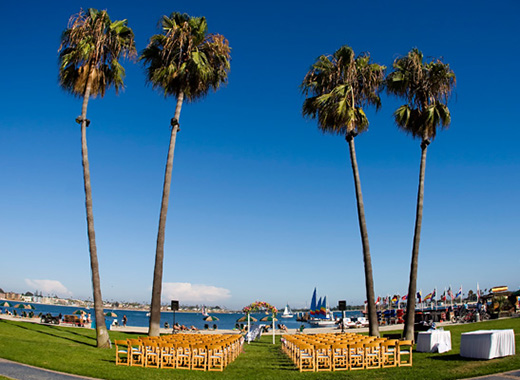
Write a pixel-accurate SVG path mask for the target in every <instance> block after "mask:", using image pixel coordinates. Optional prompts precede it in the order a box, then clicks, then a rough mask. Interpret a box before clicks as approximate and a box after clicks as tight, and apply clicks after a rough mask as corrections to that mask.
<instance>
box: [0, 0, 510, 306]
mask: <svg viewBox="0 0 520 380" xmlns="http://www.w3.org/2000/svg"><path fill="white" fill-rule="evenodd" d="M322 5H323V6H322ZM81 7H83V8H88V7H93V8H98V9H107V10H108V12H109V14H110V16H111V18H112V19H113V20H117V19H123V18H126V19H128V22H129V26H130V27H131V28H133V30H134V32H135V35H136V43H137V48H138V50H139V51H140V50H142V49H143V48H144V47H145V46H146V44H147V41H148V39H149V37H150V36H151V35H153V34H155V33H158V29H157V22H158V20H159V18H160V17H161V16H162V15H164V14H170V13H171V12H173V11H179V12H187V13H188V14H190V15H192V16H205V17H206V18H207V20H208V24H209V31H210V32H213V33H220V34H223V35H224V36H225V37H226V38H227V39H228V40H229V42H230V45H231V47H232V49H233V50H232V66H231V72H230V76H229V83H228V85H227V86H225V87H224V88H222V89H221V90H219V91H218V92H217V93H213V94H210V95H209V96H208V97H207V98H206V99H204V100H203V101H200V102H197V103H194V104H189V105H185V106H184V108H183V110H182V114H181V128H182V130H181V132H180V134H179V136H178V139H177V147H176V152H175V161H174V172H173V181H172V193H171V199H170V210H169V214H168V222H167V235H166V257H165V265H164V283H165V286H164V292H163V296H164V301H165V302H167V301H168V300H169V299H172V298H176V299H179V300H180V302H181V304H195V303H198V304H200V303H205V304H208V305H215V304H220V305H223V306H227V307H229V308H240V307H242V306H244V305H246V304H249V303H251V302H253V301H255V300H263V301H267V302H270V303H273V304H275V305H277V306H280V307H282V306H283V305H284V304H285V303H286V302H289V303H290V304H291V306H293V307H303V306H305V305H307V304H308V303H309V302H310V297H311V294H312V291H313V289H314V287H315V286H316V287H317V288H318V293H319V295H320V296H321V295H327V296H328V299H329V302H330V303H331V305H335V304H336V303H337V301H338V300H340V299H346V300H347V302H348V303H349V304H361V303H363V301H364V300H365V291H364V274H363V264H362V251H361V243H360V237H359V228H358V222H357V213H356V206H355V195H354V187H353V179H352V172H351V168H350V161H349V156H348V147H347V144H346V142H345V141H344V139H343V138H341V137H338V136H331V135H323V134H322V133H321V132H319V131H318V130H317V126H316V122H315V121H312V120H305V119H303V118H302V116H301V105H302V102H303V100H304V98H303V96H302V95H301V94H300V91H299V84H300V83H301V81H302V79H303V77H304V75H305V73H306V72H307V70H308V68H309V66H310V65H311V64H312V63H313V62H314V60H315V58H316V57H318V56H319V55H321V54H330V53H333V52H334V51H335V50H336V49H337V48H339V47H340V46H341V45H344V44H348V45H349V46H351V47H353V49H354V50H355V51H356V52H357V53H361V52H363V51H369V52H370V53H371V56H372V57H373V59H374V61H376V62H379V63H381V64H384V65H386V66H389V67H390V66H391V63H392V61H393V60H394V59H395V58H396V57H398V56H400V55H405V54H406V53H407V52H408V51H409V50H410V49H411V48H413V47H417V48H419V49H420V50H422V51H423V52H424V54H425V56H428V57H442V58H443V59H444V61H445V62H447V63H449V64H450V66H451V68H452V69H453V70H454V71H455V73H456V75H457V86H456V89H455V92H454V94H453V97H452V99H451V100H450V103H449V107H450V110H451V114H452V125H451V127H450V129H449V130H447V131H443V132H440V133H439V134H438V136H437V138H436V140H435V141H434V142H433V143H432V144H431V145H430V147H429V149H428V162H427V168H426V190H425V204H424V219H423V230H422V240H421V251H420V260H419V282H418V288H419V289H422V290H423V294H425V293H428V292H430V291H432V290H433V288H434V287H437V288H438V290H439V291H442V289H443V288H444V287H447V286H449V285H450V284H451V286H452V287H453V288H457V289H458V287H459V286H460V285H462V286H463V288H464V292H465V293H466V291H467V290H469V289H473V290H475V288H476V283H477V282H478V283H479V284H480V288H481V289H485V288H490V287H491V286H495V285H508V286H509V287H510V288H513V289H517V288H518V286H519V285H520V283H519V280H518V278H519V276H518V268H519V264H520V262H519V261H520V255H519V253H520V252H519V248H520V237H519V236H520V234H519V231H520V221H519V212H520V203H519V201H518V193H519V192H518V189H519V185H520V156H519V149H518V141H519V140H520V128H519V126H520V125H519V121H518V112H517V109H518V105H517V103H518V99H517V98H518V94H517V91H518V87H519V80H518V75H517V72H518V68H517V66H518V62H519V61H520V53H519V49H518V47H519V46H520V31H519V27H518V14H519V12H520V5H519V4H518V2H516V1H513V0H511V1H498V2H494V3H491V2H489V1H474V2H471V4H469V3H467V2H462V1H456V2H451V1H420V2H417V1H401V2H392V3H389V2H387V1H375V2H365V1H349V2H345V1H341V2H337V3H327V4H325V3H320V2H308V1H298V2H271V1H266V2H265V1H264V2H260V3H258V2H257V3H250V2H228V1H224V2H214V1H205V0H204V1H196V2H195V1H178V2H171V1H154V2H146V3H143V2H129V1H91V2H78V1H76V0H72V1H67V2H64V1H45V2H41V1H36V0H29V1H25V2H21V3H20V2H4V3H3V4H2V5H1V6H0V11H1V13H2V15H3V20H2V22H1V23H0V42H1V44H0V46H2V52H3V53H2V60H0V86H1V91H0V107H1V112H0V130H1V137H0V162H1V165H0V180H1V186H0V210H1V212H0V255H1V256H0V257H1V260H2V262H1V275H0V287H1V288H3V289H4V290H6V291H18V292H25V291H35V290H40V291H43V292H44V294H49V293H50V294H58V295H70V296H72V297H79V298H88V297H91V282H90V267H89V256H88V245H87V236H86V218H85V208H84V193H83V178H82V170H81V156H80V130H79V127H78V126H77V124H76V123H75V122H74V119H75V118H76V116H78V115H79V114H80V108H81V100H80V99H77V98H73V97H72V96H70V95H69V94H67V93H65V92H64V91H62V90H61V89H60V88H59V86H58V82H57V75H58V74H57V73H58V68H57V50H58V47H59V44H60V34H61V32H62V31H63V30H64V28H65V27H66V26H67V20H68V18H69V17H70V15H72V14H74V13H77V12H78V11H79V10H80V8H81ZM124 66H125V68H126V72H127V77H126V81H125V83H126V91H125V92H124V93H122V94H121V95H119V96H115V94H114V93H113V91H111V92H110V93H108V94H107V96H106V97H105V98H103V99H95V100H92V101H91V102H90V104H89V109H88V118H89V119H90V120H91V121H92V124H91V126H90V128H89V129H88V146H89V158H90V164H91V176H92V188H93V200H94V217H95V227H96V234H97V245H98V254H99V260H100V269H101V281H102V291H103V298H105V299H107V300H124V301H139V302H149V300H150V290H151V283H152V275H153V261H154V256H155V240H156V234H157V224H158V218H159V206H160V198H161V191H162V183H163V174H164V167H165V162H166V153H167V148H168V138H169V120H170V118H171V117H172V116H173V112H174V107H175V99H173V98H169V99H164V98H163V97H162V95H161V94H159V93H157V92H155V91H153V90H152V89H151V88H150V87H149V86H147V85H146V84H145V80H144V73H143V69H142V66H141V65H140V64H133V63H130V62H125V63H124ZM382 100H383V107H382V109H381V110H380V111H379V112H378V113H377V114H376V113H375V112H374V111H373V110H368V111H367V113H368V117H369V120H370V123H371V124H370V129H369V131H368V132H367V133H365V134H363V135H360V136H359V137H358V138H356V148H357V157H358V163H359V166H360V173H361V179H362V188H363V195H364V200H365V208H366V218H367V225H368V233H369V238H370V244H371V251H372V260H373V269H374V279H375V290H376V295H381V296H386V295H387V294H395V293H399V294H401V295H404V294H405V293H406V291H407V284H408V274H409V262H410V255H411V244H412V234H413V226H414V218H415V204H416V192H417V181H418V170H419V160H420V148H419V141H416V140H412V138H411V137H410V136H407V135H405V134H403V133H402V132H400V131H398V130H397V128H396V127H395V125H394V123H393V119H392V113H393V111H394V110H395V109H396V108H397V107H398V106H400V105H401V104H402V101H400V100H396V99H393V98H388V97H387V96H383V99H382Z"/></svg>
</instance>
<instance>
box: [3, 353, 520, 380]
mask: <svg viewBox="0 0 520 380" xmlns="http://www.w3.org/2000/svg"><path fill="white" fill-rule="evenodd" d="M0 375H3V376H7V377H10V378H11V379H16V380H81V379H84V380H100V379H94V378H93V377H84V376H76V375H70V374H67V373H62V372H56V371H50V370H47V369H42V368H38V367H33V366H30V365H27V364H20V363H16V362H12V361H10V360H5V359H1V358H0ZM514 379H516V380H519V379H520V370H515V371H510V372H504V373H496V374H494V375H487V376H481V377H472V378H471V379H466V380H514Z"/></svg>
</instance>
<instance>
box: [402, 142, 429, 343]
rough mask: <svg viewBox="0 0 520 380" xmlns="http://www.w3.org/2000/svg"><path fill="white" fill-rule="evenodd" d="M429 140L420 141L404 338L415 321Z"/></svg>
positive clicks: (410, 331) (411, 335) (411, 336)
mask: <svg viewBox="0 0 520 380" xmlns="http://www.w3.org/2000/svg"><path fill="white" fill-rule="evenodd" d="M428 144H429V141H428V140H427V139H424V140H423V142H422V143H421V150H422V153H421V168H420V170H419V189H418V191H417V209H416V212H415V232H414V236H413V247H412V263H411V265H410V282H409V284H408V300H407V302H406V318H405V324H404V331H403V333H404V336H405V338H406V339H411V340H413V338H414V323H415V298H416V296H417V268H418V265H419V242H420V240H421V226H422V214H423V200H424V175H425V170H426V151H427V149H428Z"/></svg>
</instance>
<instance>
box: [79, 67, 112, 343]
mask: <svg viewBox="0 0 520 380" xmlns="http://www.w3.org/2000/svg"><path fill="white" fill-rule="evenodd" d="M91 86H92V76H90V77H89V79H88V82H87V88H86V90H85V95H84V96H83V105H82V107H81V155H82V160H83V182H84V187H85V207H86V210H87V232H88V244H89V250H90V268H91V272H92V290H93V293H94V311H95V316H96V337H97V347H98V348H108V347H110V338H109V336H108V331H107V328H106V326H105V316H104V315H103V297H102V296H101V281H100V278H99V262H98V257H97V248H96V232H95V230H94V212H93V210H92V188H91V187H90V168H89V163H88V149H87V106H88V101H89V97H90V91H91Z"/></svg>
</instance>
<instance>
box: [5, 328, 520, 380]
mask: <svg viewBox="0 0 520 380" xmlns="http://www.w3.org/2000/svg"><path fill="white" fill-rule="evenodd" d="M510 328H512V329H514V330H515V339H516V345H517V347H518V334H519V332H520V318H515V319H502V320H495V321H488V322H480V323H471V324H465V325H458V326H449V327H445V329H447V330H450V331H451V335H452V346H453V348H452V350H451V351H450V352H447V353H445V354H430V353H416V352H414V355H413V367H402V368H385V369H378V370H364V371H346V372H319V373H311V372H306V373H300V372H298V370H297V369H295V367H294V366H293V364H292V362H291V361H290V360H289V359H288V358H287V357H286V356H285V355H284V354H283V353H282V350H281V346H280V343H279V337H278V340H277V344H275V345H273V344H272V337H271V336H264V337H262V339H261V340H260V341H259V342H253V343H251V344H250V345H245V346H244V352H243V353H242V354H241V355H240V356H239V357H238V359H237V360H236V361H234V362H233V363H231V364H230V365H229V366H228V367H227V368H226V369H225V370H224V372H211V373H209V372H201V371H187V370H168V369H154V368H138V367H125V366H116V365H115V360H114V359H115V350H114V348H112V349H103V350H102V349H97V348H96V347H95V343H96V341H95V332H94V331H93V330H90V329H81V328H67V327H59V326H47V325H39V324H33V323H24V322H13V321H7V320H0V357H2V358H5V359H9V360H13V361H16V362H20V363H26V364H30V365H33V366H37V367H42V368H48V369H52V370H56V371H62V372H68V373H74V374H78V375H83V376H90V377H95V378H100V379H114V380H116V379H171V378H172V377H173V378H175V379H209V378H211V379H214V378H222V379H262V380H266V379H301V378H307V379H320V380H321V379H343V378H346V377H348V378H349V379H369V378H370V379H399V380H401V379H461V378H468V377H474V376H482V375H486V374H491V373H497V372H505V371H510V370H515V369H520V358H519V357H518V356H517V355H515V356H509V357H505V358H499V359H493V360H471V359H465V358H462V357H460V355H459V352H460V334H461V333H463V332H468V331H474V330H482V329H510ZM136 336H137V335H132V334H125V333H122V332H115V331H111V332H110V337H111V339H112V341H113V340H114V339H125V338H127V337H136ZM0 379H1V377H0Z"/></svg>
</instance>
